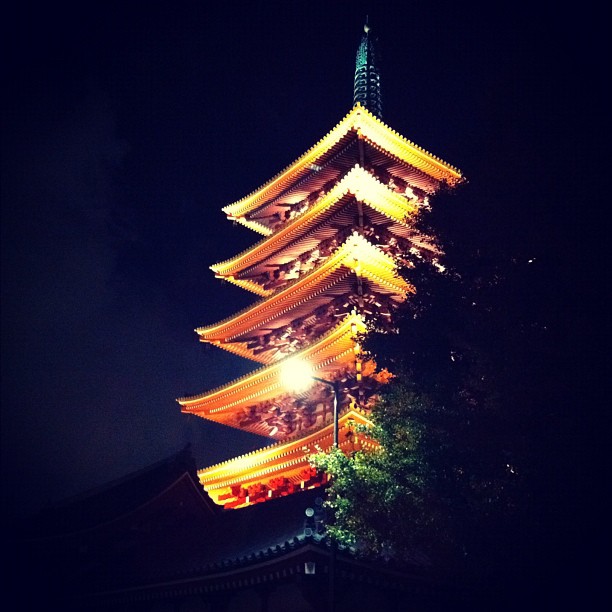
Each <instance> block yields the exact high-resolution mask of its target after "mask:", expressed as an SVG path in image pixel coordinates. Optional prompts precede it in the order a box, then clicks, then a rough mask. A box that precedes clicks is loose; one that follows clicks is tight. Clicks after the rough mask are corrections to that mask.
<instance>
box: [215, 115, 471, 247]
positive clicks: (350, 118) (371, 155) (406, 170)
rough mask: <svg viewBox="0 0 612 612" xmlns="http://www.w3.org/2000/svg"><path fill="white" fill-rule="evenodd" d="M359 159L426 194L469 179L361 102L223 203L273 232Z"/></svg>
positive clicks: (383, 176)
mask: <svg viewBox="0 0 612 612" xmlns="http://www.w3.org/2000/svg"><path fill="white" fill-rule="evenodd" d="M355 163H359V164H360V165H361V166H362V167H363V168H365V169H366V170H368V171H371V172H372V173H373V174H374V176H376V177H377V178H378V179H379V180H380V181H381V182H382V183H383V184H385V185H388V186H389V187H390V188H391V189H392V190H393V191H396V192H397V193H403V194H405V195H406V196H407V197H408V198H410V199H413V198H416V199H420V200H423V199H424V198H425V197H427V196H428V195H433V194H435V193H436V192H437V191H439V190H440V188H441V187H442V185H444V184H446V185H448V186H450V187H453V186H455V185H457V184H458V183H460V182H462V181H463V177H462V175H461V173H460V172H459V170H457V169H456V168H454V167H453V166H450V165H449V164H447V163H446V162H444V161H442V160H441V159H439V158H438V157H436V156H434V155H432V154H431V153H428V152H427V151H425V150H424V149H422V148H421V147H419V146H417V145H415V144H414V143H412V142H410V141H409V140H407V139H406V138H404V137H403V136H400V135H399V134H398V133H397V132H395V131H394V130H392V129H391V128H389V127H388V126H387V125H386V124H385V123H383V122H382V121H381V120H380V119H379V118H377V117H375V116H374V115H373V114H372V113H370V112H369V111H368V110H367V109H365V108H363V107H362V106H361V105H360V104H359V103H357V104H356V105H355V106H354V107H353V109H352V110H351V111H350V112H349V113H348V114H347V115H346V116H345V117H344V119H343V120H342V121H340V123H338V125H336V127H335V128H333V129H332V130H331V131H330V132H329V133H328V134H327V135H326V136H325V137H323V138H322V139H321V140H320V141H319V142H318V143H317V144H315V145H314V146H313V147H311V148H310V149H309V150H308V151H306V153H304V154H303V155H302V156H301V157H300V158H298V159H297V160H296V161H295V162H293V163H292V164H291V165H290V166H288V167H287V168H285V169H284V170H283V171H281V172H280V173H278V174H277V175H276V176H275V177H273V178H272V179H270V180H269V181H268V182H267V183H265V184H264V185H263V186H262V187H260V188H259V189H257V190H256V191H254V192H252V193H251V194H249V195H248V196H246V197H245V198H242V199H241V200H238V201H237V202H235V203H233V204H230V205H228V206H226V207H225V208H223V211H224V212H225V213H226V215H227V216H228V218H230V219H232V220H234V221H237V222H238V223H241V224H243V225H245V226H246V227H249V228H251V229H253V230H255V231H257V232H259V233H261V234H263V235H270V234H272V233H274V232H275V231H277V230H278V229H279V228H280V227H282V226H283V225H284V224H285V223H286V222H287V221H289V220H291V219H292V218H294V217H296V216H299V215H302V214H304V213H305V212H306V211H307V210H308V209H309V208H310V207H311V206H312V205H313V204H314V203H315V202H317V200H318V199H319V198H321V197H324V196H325V194H326V193H327V192H328V191H329V190H330V189H331V188H333V186H334V185H335V184H336V183H338V182H339V181H340V180H341V178H342V177H343V176H344V175H345V174H346V173H347V172H348V171H349V170H350V169H351V168H352V167H353V166H354V165H355Z"/></svg>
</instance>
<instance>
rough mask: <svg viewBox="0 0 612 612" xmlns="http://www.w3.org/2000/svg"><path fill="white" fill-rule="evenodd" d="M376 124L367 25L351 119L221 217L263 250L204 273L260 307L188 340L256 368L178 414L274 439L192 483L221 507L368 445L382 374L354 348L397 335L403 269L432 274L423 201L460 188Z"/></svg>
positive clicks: (299, 481)
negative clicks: (299, 381) (335, 451)
mask: <svg viewBox="0 0 612 612" xmlns="http://www.w3.org/2000/svg"><path fill="white" fill-rule="evenodd" d="M381 114H382V100H381V91H380V74H379V70H378V65H377V56H376V52H375V41H374V40H373V38H372V34H371V33H370V29H369V27H368V26H367V25H366V26H365V27H364V33H363V35H362V38H361V43H360V46H359V49H358V51H357V59H356V69H355V80H354V98H353V107H352V109H351V110H350V111H349V112H348V113H347V114H346V116H345V117H344V118H343V119H342V120H341V121H340V122H339V123H338V124H337V125H336V126H335V127H334V128H333V129H332V130H331V131H329V132H328V133H327V134H326V135H325V136H324V137H323V138H321V139H320V140H319V141H318V142H317V143H316V144H315V145H314V146H312V147H311V148H310V149H309V150H308V151H306V152H305V153H304V154H303V155H302V156H301V157H299V158H298V159H297V160H295V161H294V162H293V163H291V164H290V165H289V166H287V167H286V168H284V169H283V170H281V171H280V172H279V173H278V174H276V175H275V176H274V177H272V178H271V179H270V180H269V181H268V182H266V183H265V184H264V185H262V186H261V187H259V188H258V189H256V190H255V191H253V192H252V193H250V194H249V195H247V196H245V197H243V198H242V199H241V200H238V201H237V202H234V203H232V204H229V205H228V206H226V207H225V208H223V212H224V213H225V214H226V215H227V218H228V219H229V220H231V221H233V222H236V223H240V224H242V225H244V226H246V227H248V228H250V229H251V230H253V231H255V232H256V233H258V234H260V235H261V236H262V238H261V239H260V240H259V241H258V242H256V243H255V244H254V245H253V246H252V247H251V248H249V249H247V250H245V251H243V252H242V253H239V254H237V255H236V256H234V257H233V258H231V259H228V260H226V261H223V262H220V263H217V264H215V265H213V266H211V269H212V270H213V271H214V273H215V275H216V276H217V277H218V278H220V279H223V280H225V281H228V282H231V283H234V284H235V285H238V286H239V287H242V288H243V289H245V290H247V291H250V292H252V293H253V294H255V295H256V296H258V298H257V299H255V300H254V303H253V304H252V305H251V306H249V307H248V308H246V309H244V310H241V311H240V312H238V313H236V314H234V315H232V316H230V317H228V318H227V319H225V320H223V321H220V322H218V323H214V324H212V325H207V326H204V327H200V328H198V329H197V330H196V332H197V334H198V336H199V339H200V340H201V341H202V342H206V343H210V344H212V345H215V346H217V347H219V348H221V349H224V350H227V351H230V352H232V353H234V354H236V355H239V356H241V357H244V358H246V359H249V360H252V361H253V362H255V363H256V364H259V366H258V367H255V369H254V370H253V371H252V372H251V373H249V374H247V375H245V376H243V377H241V378H238V379H236V380H233V381H231V382H229V383H227V384H225V385H223V386H221V387H219V388H216V389H213V390H210V391H207V392H205V393H202V394H199V395H195V396H191V397H183V398H179V399H178V402H179V404H180V406H181V410H182V412H185V413H188V414H195V415H197V416H200V417H202V418H205V419H209V420H211V421H215V422H217V423H220V424H222V425H226V426H229V427H234V428H238V429H242V430H244V431H248V432H251V433H255V434H259V435H262V436H267V437H269V438H270V439H271V440H272V441H273V442H272V443H271V445H269V446H267V447H264V448H262V449H260V450H257V451H254V452H252V453H250V454H248V455H244V456H241V457H237V458H234V459H230V460H228V461H225V462H223V463H220V464H217V465H213V466H210V467H207V468H204V469H201V470H199V471H198V478H199V481H200V483H201V484H202V486H203V487H204V489H205V490H206V491H207V493H208V494H209V496H210V497H211V498H212V500H213V501H214V502H215V503H217V504H219V505H222V506H224V507H226V508H241V507H245V506H248V505H250V504H253V503H257V502H262V501H266V500H268V499H271V498H275V497H279V496H284V495H288V494H291V493H293V492H295V491H299V490H302V489H307V488H312V487H315V486H319V485H321V484H324V482H325V475H320V474H318V473H317V472H316V470H314V469H311V466H310V464H309V456H311V455H312V454H314V453H317V452H319V451H325V450H327V449H329V448H330V447H331V446H332V445H333V444H334V434H335V435H336V436H337V440H338V445H339V446H340V448H341V449H343V450H344V451H345V452H350V451H352V450H355V449H357V448H361V447H363V446H367V445H368V444H369V442H368V440H367V439H366V438H364V437H363V436H361V435H356V434H355V431H354V424H355V423H368V413H369V408H370V406H371V403H372V401H373V399H374V398H375V396H376V393H377V391H378V390H379V388H380V385H381V384H383V383H384V382H385V381H386V380H387V379H388V373H386V372H385V371H379V370H377V368H376V364H375V363H374V362H373V361H372V360H371V359H368V358H367V356H364V355H363V354H362V353H361V350H360V345H359V339H360V337H361V335H362V334H364V333H367V331H368V329H369V325H368V324H369V323H371V322H375V325H376V327H377V328H378V329H380V328H383V329H384V328H385V327H386V328H388V329H392V319H393V313H394V311H395V310H396V309H397V307H398V306H399V305H400V304H401V303H402V302H403V301H404V300H406V298H407V297H409V295H410V294H412V293H414V292H415V288H414V287H413V286H412V285H411V284H410V283H409V282H408V281H406V280H405V279H404V278H402V276H400V275H399V274H398V272H397V270H398V266H399V265H402V266H408V267H409V266H410V265H411V264H410V262H411V261H414V259H415V258H420V259H425V260H427V261H430V262H432V264H435V263H436V262H437V258H438V257H439V255H440V253H439V252H438V251H437V249H436V246H435V243H434V241H433V240H431V239H430V238H429V237H427V236H425V235H423V234H422V233H420V232H419V231H417V229H416V227H415V220H416V218H417V216H418V215H419V211H421V210H422V209H423V208H425V207H427V206H428V205H429V199H430V197H431V196H433V195H434V194H435V193H436V192H438V191H439V190H440V189H441V188H442V187H443V186H448V187H454V186H455V185H457V184H458V183H460V182H461V181H462V180H463V178H462V175H461V173H460V172H459V171H458V170H457V169H456V168H454V167H452V166H450V165H449V164H447V163H445V162H444V161H442V160H440V159H439V158H437V157H435V156H434V155H432V154H430V153H428V152H427V151H425V150H423V149H422V148H420V147H418V146H417V145H415V144H414V143H412V142H410V141H409V140H407V139H406V138H404V137H403V136H401V135H399V134H398V133H397V132H395V131H394V130H392V129H391V128H390V127H389V126H387V125H386V124H385V123H383V121H382V119H381ZM296 361H302V362H306V363H307V364H308V365H309V366H310V368H311V371H312V373H313V376H314V379H313V385H312V386H311V387H310V388H309V390H308V391H306V392H302V393H296V392H293V391H292V390H291V389H289V388H287V387H286V386H284V384H283V376H282V374H283V370H284V368H285V367H286V366H287V364H289V363H292V362H296ZM316 379H319V381H318V382H317V380H316ZM322 381H327V383H324V382H322ZM335 399H336V401H337V409H336V410H337V411H336V413H335V414H336V415H337V416H336V419H337V421H336V422H335V421H334V400H335Z"/></svg>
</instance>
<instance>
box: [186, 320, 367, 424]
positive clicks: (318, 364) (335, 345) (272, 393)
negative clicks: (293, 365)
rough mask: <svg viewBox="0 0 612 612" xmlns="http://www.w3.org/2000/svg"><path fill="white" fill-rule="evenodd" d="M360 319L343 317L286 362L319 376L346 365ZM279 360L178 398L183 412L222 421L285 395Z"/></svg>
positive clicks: (351, 355) (362, 324) (350, 359)
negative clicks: (302, 363)
mask: <svg viewBox="0 0 612 612" xmlns="http://www.w3.org/2000/svg"><path fill="white" fill-rule="evenodd" d="M366 331H367V328H366V325H365V321H364V319H363V317H362V316H361V315H359V314H356V313H353V314H350V315H347V316H346V317H345V318H344V319H343V320H342V321H341V322H340V323H339V324H338V325H337V326H336V327H335V328H333V329H332V330H331V331H330V332H328V333H327V334H326V335H325V336H323V337H322V338H319V339H318V340H317V341H316V342H315V343H313V344H311V345H309V346H308V347H306V348H305V349H303V350H302V351H299V352H297V353H295V355H293V356H292V357H290V359H300V360H302V361H305V362H307V363H309V364H310V366H311V367H312V369H313V372H316V373H317V375H320V374H322V373H324V372H325V371H326V368H335V367H337V364H338V363H345V364H350V363H352V362H353V360H354V346H355V342H356V341H357V338H356V335H357V334H362V333H366ZM282 371H283V360H281V361H277V362H275V363H273V364H271V365H268V366H264V367H263V368H259V369H257V370H255V371H253V372H251V373H249V374H247V375H245V376H242V377H240V378H238V379H236V380H233V381H231V382H229V383H227V384H225V385H223V386H221V387H217V388H216V389H212V390H211V391H208V392H206V393H202V394H199V395H194V396H191V397H182V398H178V399H177V401H178V403H179V404H180V405H181V407H182V411H183V412H187V413H192V414H197V415H198V416H202V417H204V418H208V419H211V420H220V421H224V420H225V419H224V416H223V415H224V414H225V413H229V412H232V411H233V410H236V409H238V408H240V407H241V406H244V405H245V404H248V403H249V402H255V401H259V402H261V401H264V400H265V399H269V398H274V397H277V396H278V395H279V394H281V393H283V392H285V388H284V387H283V384H282Z"/></svg>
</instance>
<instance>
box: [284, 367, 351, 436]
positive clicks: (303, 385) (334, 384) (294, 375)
mask: <svg viewBox="0 0 612 612" xmlns="http://www.w3.org/2000/svg"><path fill="white" fill-rule="evenodd" d="M281 378H282V381H283V385H284V386H285V387H287V388H288V389H291V390H292V391H296V392H297V393H300V392H303V391H306V389H308V388H309V387H310V386H311V385H312V383H313V381H316V382H320V383H322V384H324V385H326V386H328V387H330V388H331V389H332V392H333V408H334V411H333V420H334V448H338V397H339V395H340V385H339V384H338V381H336V380H334V381H330V380H325V379H324V378H319V377H318V376H314V375H313V373H312V370H311V369H310V366H309V365H308V364H307V363H306V362H304V361H299V360H297V359H294V360H288V361H287V362H286V363H285V364H284V365H283V368H282V370H281Z"/></svg>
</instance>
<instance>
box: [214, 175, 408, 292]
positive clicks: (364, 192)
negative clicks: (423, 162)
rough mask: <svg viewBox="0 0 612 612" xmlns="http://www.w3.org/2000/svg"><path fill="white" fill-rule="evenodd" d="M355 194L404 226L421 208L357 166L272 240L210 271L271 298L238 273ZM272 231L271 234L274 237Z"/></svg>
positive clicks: (264, 241) (262, 241) (289, 240)
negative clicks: (344, 198)
mask: <svg viewBox="0 0 612 612" xmlns="http://www.w3.org/2000/svg"><path fill="white" fill-rule="evenodd" d="M347 193H348V194H352V195H353V196H354V197H355V199H356V200H358V201H361V202H365V203H366V204H367V205H368V206H370V207H371V208H373V209H374V210H377V211H378V212H380V213H382V214H384V215H386V216H387V217H389V219H392V220H393V221H395V222H396V223H405V222H406V219H407V218H408V217H410V216H412V215H414V214H415V213H417V211H418V205H417V204H416V201H415V199H414V198H412V197H406V196H405V195H402V194H399V193H396V192H394V191H392V190H391V189H389V187H387V186H386V185H383V184H382V183H381V182H380V181H379V180H378V179H377V178H376V177H374V176H372V175H371V174H370V173H369V172H367V171H366V170H364V169H363V168H362V167H361V166H359V165H355V166H354V167H353V168H352V169H351V170H350V171H349V172H348V173H347V174H346V175H345V176H344V177H343V178H342V179H341V180H340V181H339V182H338V183H337V184H336V185H334V187H333V188H332V189H331V190H330V191H329V193H327V194H326V195H325V196H324V197H323V198H321V199H320V200H319V201H318V202H316V203H315V204H314V205H313V206H312V207H310V208H309V209H308V210H307V211H306V212H305V213H304V214H302V215H300V216H298V217H296V218H295V219H293V220H292V221H290V222H289V223H287V224H286V225H284V226H283V227H282V228H281V229H280V230H278V231H277V232H275V233H274V234H273V235H272V236H271V237H269V238H264V239H263V240H260V241H259V242H257V243H256V244H255V245H253V246H252V247H250V248H248V249H246V250H244V251H243V252H242V253H239V254H238V255H236V256H235V257H232V258H231V259H228V260H225V261H223V262H220V263H217V264H213V265H212V266H210V269H211V270H212V271H213V272H215V273H216V274H218V275H220V276H221V277H222V278H224V279H225V280H227V281H229V282H233V283H235V284H237V285H242V286H244V287H245V288H247V289H250V290H252V291H254V292H255V293H259V294H260V295H270V294H271V293H272V291H265V290H263V289H262V288H261V287H259V286H257V287H254V286H253V285H254V284H255V283H253V282H252V281H251V282H249V281H245V280H240V279H236V278H235V276H234V275H235V274H236V273H237V271H239V270H242V269H244V268H246V267H249V266H251V265H253V264H254V263H256V262H257V261H261V260H262V259H264V258H265V257H269V256H271V255H272V254H274V253H275V252H278V251H279V250H280V249H281V248H282V247H283V246H285V245H287V244H289V243H290V242H291V241H292V240H296V239H297V238H298V237H300V236H303V235H304V233H305V232H307V231H308V230H309V229H310V228H311V227H312V225H313V224H314V222H315V221H316V220H318V219H320V215H321V214H322V213H323V212H324V211H326V210H328V209H331V208H332V207H333V206H334V204H336V203H337V202H338V201H339V200H341V199H342V197H343V196H345V195H346V194H347ZM271 233H272V232H270V234H271Z"/></svg>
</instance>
